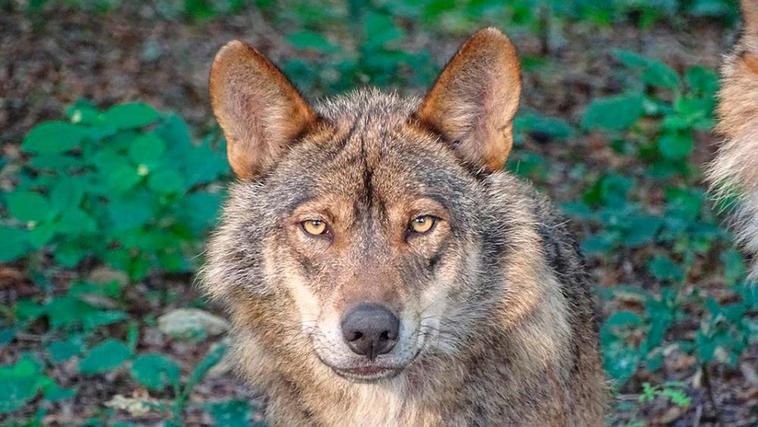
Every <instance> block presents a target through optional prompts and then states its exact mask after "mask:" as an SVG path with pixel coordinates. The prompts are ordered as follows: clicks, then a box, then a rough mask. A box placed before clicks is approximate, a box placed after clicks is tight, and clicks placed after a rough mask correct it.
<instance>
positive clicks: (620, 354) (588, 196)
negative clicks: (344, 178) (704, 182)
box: [564, 51, 758, 406]
mask: <svg viewBox="0 0 758 427" xmlns="http://www.w3.org/2000/svg"><path fill="white" fill-rule="evenodd" d="M616 56H617V58H618V59H619V62H620V63H621V64H622V65H623V66H624V67H626V69H627V70H629V71H632V72H633V73H635V74H633V75H634V76H636V77H635V78H633V79H631V80H629V81H628V82H627V85H628V88H627V90H626V92H625V93H624V94H622V95H615V96H611V97H608V98H601V99H595V100H593V101H592V102H591V103H590V105H589V106H588V107H587V110H586V111H585V114H584V116H583V117H582V127H583V128H584V129H586V130H593V131H603V132H605V134H606V135H607V136H608V137H609V138H611V139H613V144H614V145H613V146H614V148H616V152H617V154H618V155H621V156H628V155H632V156H636V157H637V159H638V160H639V161H641V162H642V163H643V164H645V165H646V168H644V169H639V168H635V169H627V170H619V171H614V172H607V173H605V174H603V175H600V176H598V177H597V178H595V180H594V182H591V183H590V185H589V186H588V188H587V190H586V191H585V192H584V195H583V198H582V201H581V202H572V203H569V204H567V205H566V206H564V210H565V211H566V213H568V214H569V215H571V216H574V217H576V218H581V219H582V220H584V221H589V223H590V224H593V225H594V233H592V234H591V235H589V236H588V237H587V238H586V239H585V240H584V241H583V242H582V248H583V249H584V250H585V252H587V253H589V254H592V255H595V256H597V257H599V258H602V259H604V260H607V261H610V262H613V261H612V260H614V259H623V258H626V259H632V260H633V261H632V262H633V263H635V264H636V265H639V266H644V267H645V270H646V272H647V275H648V277H649V279H650V282H651V283H647V284H640V286H628V285H627V286H620V285H616V286H614V287H613V288H603V289H601V292H602V293H603V294H604V296H605V299H606V300H609V301H611V300H617V299H621V300H634V301H639V302H640V303H641V307H642V309H641V310H639V311H637V310H635V311H628V310H621V311H616V312H613V313H611V314H610V316H609V317H608V318H607V319H606V321H605V322H604V323H603V325H602V328H601V334H600V337H601V344H602V348H603V353H604V362H605V367H606V370H607V372H608V374H609V375H610V376H611V378H613V379H614V380H615V381H616V385H617V387H622V386H624V384H625V383H626V382H627V381H628V380H629V379H630V378H632V377H633V376H634V375H635V374H636V373H638V372H639V371H641V370H645V371H647V372H650V373H654V372H656V371H658V370H659V369H661V368H662V366H663V358H664V354H663V353H664V346H667V347H668V348H669V351H671V349H672V348H676V349H677V350H678V351H682V352H685V353H690V354H693V355H695V356H696V357H697V360H698V363H699V364H700V365H702V366H707V365H708V364H711V363H714V362H716V363H726V364H729V365H734V364H735V363H736V361H737V360H739V357H740V355H741V354H742V352H743V351H744V350H745V349H746V348H747V347H748V346H749V345H750V343H751V342H755V341H754V339H755V336H756V335H755V330H756V322H755V320H754V319H751V318H750V316H746V314H747V313H749V312H751V311H755V310H756V308H757V307H758V305H756V299H755V291H754V287H751V286H750V285H749V284H746V283H743V282H741V281H740V279H741V278H742V277H744V266H743V264H742V259H741V257H740V256H739V254H738V253H737V252H736V251H735V250H734V249H725V248H730V246H731V242H733V238H732V236H730V235H729V234H728V233H726V232H725V231H723V230H721V229H719V227H718V224H717V219H716V218H714V216H713V214H712V213H711V212H710V211H709V209H708V208H707V204H706V200H705V199H706V197H705V194H704V192H703V190H702V189H700V188H698V184H699V182H698V181H699V179H700V178H699V173H700V171H699V170H698V169H697V168H696V167H694V166H693V164H692V163H691V162H690V155H691V153H692V150H693V141H694V139H695V136H696V135H697V133H699V132H703V131H706V130H708V129H709V128H710V127H711V126H712V124H713V107H714V99H715V98H714V97H715V93H716V90H717V86H718V83H717V78H716V75H715V73H713V72H712V71H710V70H706V69H704V68H702V67H693V68H690V69H688V70H686V71H685V73H684V74H683V75H680V74H678V73H677V72H675V71H674V70H673V69H671V68H670V67H669V66H667V65H666V64H664V63H661V62H660V61H656V60H654V59H651V58H645V57H642V56H639V55H637V54H634V53H631V52H626V51H623V52H622V51H620V52H617V53H616ZM619 147H621V149H619ZM643 183H652V185H653V186H655V188H643V187H642V185H643ZM647 185H651V184H647ZM656 192H657V193H658V194H660V195H661V196H662V198H663V200H662V203H660V202H657V203H656V202H653V201H651V200H649V198H650V197H651V195H653V194H656ZM656 204H659V206H658V207H656V208H655V209H654V208H653V207H654V206H656ZM641 249H644V251H643V250H641ZM719 251H721V253H722V256H721V260H722V265H721V268H722V269H723V273H722V274H721V276H722V277H723V278H724V280H726V281H727V284H728V285H730V288H729V292H730V294H731V295H732V297H731V298H729V299H727V300H726V301H727V302H719V301H717V300H716V299H715V298H713V297H711V296H707V295H706V293H705V292H702V291H699V290H697V289H692V288H691V287H690V286H689V284H690V281H691V280H692V276H693V275H695V274H701V273H699V272H697V269H698V268H699V267H698V266H699V265H701V264H702V263H703V262H704V261H705V260H707V259H709V258H710V257H712V256H713V255H712V254H713V253H714V252H719ZM699 307H705V310H706V314H705V319H706V320H705V321H703V322H701V323H700V324H699V325H698V328H697V330H696V331H694V333H693V334H687V335H685V336H686V338H682V336H681V335H679V339H678V340H676V341H674V343H673V344H672V342H671V341H670V340H671V338H672V337H671V336H670V335H669V333H670V331H671V330H672V329H673V328H684V327H687V326H685V325H688V324H689V323H690V319H691V311H692V310H697V309H698V308H699ZM672 345H673V347H672ZM658 396H663V397H667V398H669V399H671V401H672V402H673V403H674V404H677V405H679V406H687V405H689V399H688V398H687V397H686V395H684V394H683V392H682V390H679V389H676V388H671V387H669V386H668V385H665V384H664V385H663V386H650V385H649V384H648V385H643V394H642V397H641V401H642V402H646V401H649V400H651V399H653V398H656V397H658Z"/></svg>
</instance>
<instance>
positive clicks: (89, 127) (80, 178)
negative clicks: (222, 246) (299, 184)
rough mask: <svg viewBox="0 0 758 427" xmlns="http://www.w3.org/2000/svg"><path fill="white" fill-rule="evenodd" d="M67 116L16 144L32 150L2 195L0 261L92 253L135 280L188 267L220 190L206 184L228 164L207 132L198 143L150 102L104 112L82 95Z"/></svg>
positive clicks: (67, 260) (71, 262)
mask: <svg viewBox="0 0 758 427" xmlns="http://www.w3.org/2000/svg"><path fill="white" fill-rule="evenodd" d="M67 116H68V121H51V122H44V123H41V124H39V125H37V126H36V127H34V128H33V129H32V130H31V131H29V133H28V134H27V136H26V138H25V139H24V142H23V144H22V145H21V148H22V150H23V151H24V152H26V153H27V154H28V155H29V159H28V161H27V162H26V164H24V165H23V169H22V171H21V172H20V173H19V174H18V183H17V186H16V188H15V189H14V190H13V191H11V192H8V193H5V194H3V195H2V197H3V199H4V201H5V205H6V207H7V209H6V211H5V215H3V216H4V218H1V219H0V238H3V239H6V241H13V242H14V244H13V245H10V247H6V248H4V249H3V250H2V251H0V260H2V261H12V260H14V259H17V258H20V257H23V256H26V255H30V254H32V253H36V254H38V256H39V255H46V254H50V255H52V256H53V258H54V259H55V261H56V262H57V263H59V264H60V265H62V266H65V267H74V266H76V265H77V264H78V263H80V262H81V261H82V260H84V259H86V258H94V259H96V260H99V261H104V262H106V263H107V264H109V265H111V266H112V267H114V268H116V269H119V270H123V271H126V272H127V273H128V274H129V276H130V278H131V279H133V280H138V279H141V278H142V277H144V276H145V275H146V274H147V273H149V271H150V270H151V269H153V268H156V267H157V266H160V267H161V269H163V270H166V271H173V272H182V271H189V270H190V269H191V268H190V267H191V263H190V258H189V257H191V256H192V255H194V254H195V253H197V246H196V243H197V241H198V239H199V237H200V236H202V235H204V233H205V232H206V230H207V229H208V227H209V226H210V225H211V224H212V223H213V221H214V218H215V215H216V210H217V208H218V205H219V203H220V200H221V197H222V194H220V193H219V192H218V191H210V190H209V188H208V186H207V185H208V184H209V183H212V182H214V181H215V180H217V179H218V178H219V177H220V176H221V175H223V174H224V173H225V172H226V163H225V160H224V158H223V155H222V154H221V153H220V152H219V150H217V149H214V148H213V147H212V141H211V140H210V139H206V140H205V141H204V142H203V143H202V144H200V145H194V144H193V143H192V142H191V138H190V134H189V130H188V128H187V126H186V124H185V123H184V122H183V121H182V120H181V119H180V118H179V117H178V116H176V115H162V114H160V113H158V112H157V111H155V110H154V109H153V108H152V107H149V106H148V105H146V104H140V103H131V104H121V105H116V106H113V107H111V108H110V109H108V110H105V111H100V110H98V109H97V108H95V107H94V106H93V105H92V104H90V103H88V102H86V101H80V102H78V103H77V104H75V105H74V106H72V107H71V108H70V109H69V110H68V114H67ZM190 213H191V214H190Z"/></svg>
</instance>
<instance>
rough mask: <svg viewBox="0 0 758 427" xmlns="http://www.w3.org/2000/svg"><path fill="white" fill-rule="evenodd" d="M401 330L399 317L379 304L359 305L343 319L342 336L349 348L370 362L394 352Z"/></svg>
mask: <svg viewBox="0 0 758 427" xmlns="http://www.w3.org/2000/svg"><path fill="white" fill-rule="evenodd" d="M399 328H400V320H399V319H398V318H397V316H395V314H393V313H392V312H391V311H390V310H388V309H387V308H386V307H384V306H382V305H379V304H359V305H357V306H355V307H353V308H352V309H350V310H349V311H348V312H347V313H345V315H344V316H343V317H342V336H343V337H344V338H345V342H346V343H347V346H348V347H350V350H352V351H353V353H355V354H360V355H361V356H368V358H369V359H370V360H374V359H375V358H376V356H378V355H380V354H384V353H389V351H390V350H392V347H394V346H395V343H396V342H397V332H398V329H399Z"/></svg>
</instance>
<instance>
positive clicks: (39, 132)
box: [21, 121, 90, 154]
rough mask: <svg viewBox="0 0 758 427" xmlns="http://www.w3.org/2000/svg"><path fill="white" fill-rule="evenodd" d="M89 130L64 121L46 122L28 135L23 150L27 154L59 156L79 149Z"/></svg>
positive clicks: (22, 145) (22, 146)
mask: <svg viewBox="0 0 758 427" xmlns="http://www.w3.org/2000/svg"><path fill="white" fill-rule="evenodd" d="M89 135H90V131H89V129H87V128H85V127H82V126H77V125H74V124H71V123H66V122H63V121H50V122H44V123H42V124H39V125H37V126H35V127H34V128H32V130H30V131H29V133H27V134H26V137H25V138H24V142H23V143H22V144H21V149H22V150H24V151H26V152H27V153H35V154H58V153H62V152H64V151H68V150H71V149H73V148H76V147H78V146H79V145H80V144H81V142H82V141H83V140H84V139H85V138H87V137H88V136H89Z"/></svg>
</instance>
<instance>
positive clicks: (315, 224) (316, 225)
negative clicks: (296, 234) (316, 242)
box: [300, 219, 326, 236]
mask: <svg viewBox="0 0 758 427" xmlns="http://www.w3.org/2000/svg"><path fill="white" fill-rule="evenodd" d="M300 225H301V226H302V227H303V230H305V232H306V233H308V234H310V235H313V236H318V235H321V234H324V233H325V232H326V223H325V222H324V221H321V220H320V219H309V220H306V221H303V222H301V223H300Z"/></svg>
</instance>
